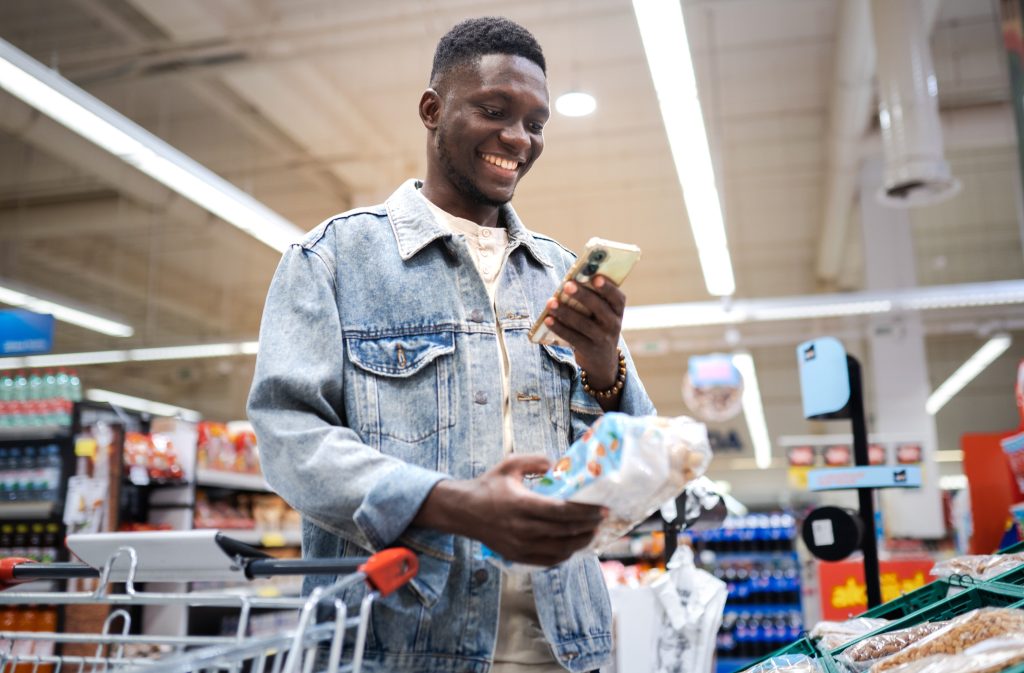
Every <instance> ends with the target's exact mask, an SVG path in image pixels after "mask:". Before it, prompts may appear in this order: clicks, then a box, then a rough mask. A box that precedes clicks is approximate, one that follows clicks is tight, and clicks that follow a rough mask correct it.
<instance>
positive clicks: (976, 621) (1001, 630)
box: [871, 608, 1024, 673]
mask: <svg viewBox="0 0 1024 673" xmlns="http://www.w3.org/2000/svg"><path fill="white" fill-rule="evenodd" d="M1020 634H1024V610H1017V609H1014V608H978V609H977V610H971V611H970V612H968V613H966V614H963V615H960V616H959V617H957V618H955V619H951V620H949V622H947V623H946V625H945V626H944V627H943V628H941V629H938V630H937V631H934V632H933V633H930V634H928V635H927V636H925V637H924V638H921V639H920V640H918V641H917V642H915V643H913V644H912V645H909V646H908V647H906V648H903V649H902V650H900V651H899V652H897V653H896V654H894V655H892V656H891V657H888V658H886V659H883V660H881V661H879V662H878V663H876V664H875V665H873V666H872V667H871V673H883V671H891V670H892V669H894V668H897V667H898V666H901V665H903V664H907V663H910V662H912V661H918V660H920V659H924V658H925V657H930V656H932V655H934V654H960V653H961V652H963V651H964V650H965V649H967V648H968V647H970V646H972V645H976V644H977V643H980V642H982V641H983V640H988V639H990V638H996V637H999V636H1013V635H1018V636H1019V635H1020Z"/></svg>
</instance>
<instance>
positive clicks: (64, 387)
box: [55, 367, 71, 400]
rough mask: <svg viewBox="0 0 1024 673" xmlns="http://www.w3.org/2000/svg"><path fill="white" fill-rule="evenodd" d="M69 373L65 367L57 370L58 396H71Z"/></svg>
mask: <svg viewBox="0 0 1024 673" xmlns="http://www.w3.org/2000/svg"><path fill="white" fill-rule="evenodd" d="M68 382H69V379H68V373H67V372H66V371H65V370H64V368H63V367H61V368H60V369H58V370H57V385H56V387H55V390H56V393H57V394H56V396H57V397H59V398H60V399H62V400H69V399H71V397H70V396H69V394H68V392H69V391H68Z"/></svg>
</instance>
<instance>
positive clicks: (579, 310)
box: [547, 276, 626, 343]
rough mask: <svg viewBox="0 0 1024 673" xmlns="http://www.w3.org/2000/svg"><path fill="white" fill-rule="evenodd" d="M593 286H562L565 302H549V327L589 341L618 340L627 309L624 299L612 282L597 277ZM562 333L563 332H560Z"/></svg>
mask: <svg viewBox="0 0 1024 673" xmlns="http://www.w3.org/2000/svg"><path fill="white" fill-rule="evenodd" d="M594 283H595V286H596V287H593V288H591V287H589V286H586V285H580V284H579V283H574V282H572V281H570V282H568V283H566V285H565V295H564V300H563V301H559V299H557V298H551V299H549V300H548V304H547V309H548V314H549V315H550V316H551V317H552V320H549V321H547V325H548V327H553V328H555V327H564V328H568V329H570V330H572V331H573V332H576V333H578V334H579V335H582V336H583V337H584V338H586V339H587V340H588V341H593V342H596V341H599V340H601V339H602V338H607V337H611V338H615V339H617V338H618V335H619V332H620V330H621V328H622V314H623V312H624V311H625V307H626V296H625V295H624V294H623V293H622V291H621V290H620V289H619V288H618V287H616V285H615V284H614V283H612V282H611V281H609V280H607V279H605V278H604V277H603V276H598V277H597V278H596V279H595V281H594ZM563 331H564V330H563ZM555 332H556V333H557V334H558V335H559V336H561V337H562V338H563V339H566V340H567V341H570V342H571V343H572V342H573V339H571V338H570V337H571V336H573V335H571V334H568V333H562V332H559V331H558V330H557V329H556V330H555Z"/></svg>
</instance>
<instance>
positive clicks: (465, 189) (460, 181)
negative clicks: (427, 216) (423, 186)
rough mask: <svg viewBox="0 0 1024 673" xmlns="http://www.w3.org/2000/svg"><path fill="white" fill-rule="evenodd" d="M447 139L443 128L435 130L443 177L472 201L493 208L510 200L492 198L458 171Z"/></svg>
mask: <svg viewBox="0 0 1024 673" xmlns="http://www.w3.org/2000/svg"><path fill="white" fill-rule="evenodd" d="M447 139H448V134H447V132H446V130H445V129H444V128H439V129H438V130H437V140H436V142H437V156H438V159H440V160H441V167H442V168H443V169H444V174H445V177H447V178H448V180H449V181H450V182H451V183H452V184H453V185H455V188H456V189H458V190H459V192H460V193H462V195H463V196H466V197H467V198H469V199H470V200H471V201H473V203H478V204H480V205H484V206H491V207H493V208H498V207H500V206H503V205H505V204H506V203H508V202H509V201H511V200H512V199H511V198H508V199H504V200H500V199H493V198H491V197H489V196H487V195H486V194H484V193H483V192H482V191H480V188H479V187H477V186H476V183H474V182H473V181H472V180H471V179H470V178H469V176H468V175H466V174H465V173H462V172H460V171H459V169H458V168H456V167H455V162H454V161H452V155H451V153H449V151H448V143H447Z"/></svg>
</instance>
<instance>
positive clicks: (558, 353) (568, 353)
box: [541, 344, 576, 370]
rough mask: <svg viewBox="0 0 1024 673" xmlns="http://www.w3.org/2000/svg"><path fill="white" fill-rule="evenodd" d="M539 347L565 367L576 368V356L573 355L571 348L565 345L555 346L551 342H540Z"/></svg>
mask: <svg viewBox="0 0 1024 673" xmlns="http://www.w3.org/2000/svg"><path fill="white" fill-rule="evenodd" d="M541 348H543V349H544V350H546V351H547V352H548V355H550V356H551V359H552V360H556V361H557V362H560V363H561V364H563V365H565V366H566V367H571V368H572V369H574V370H575V369H576V356H575V355H573V353H572V349H571V348H567V347H565V346H555V345H552V344H541Z"/></svg>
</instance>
